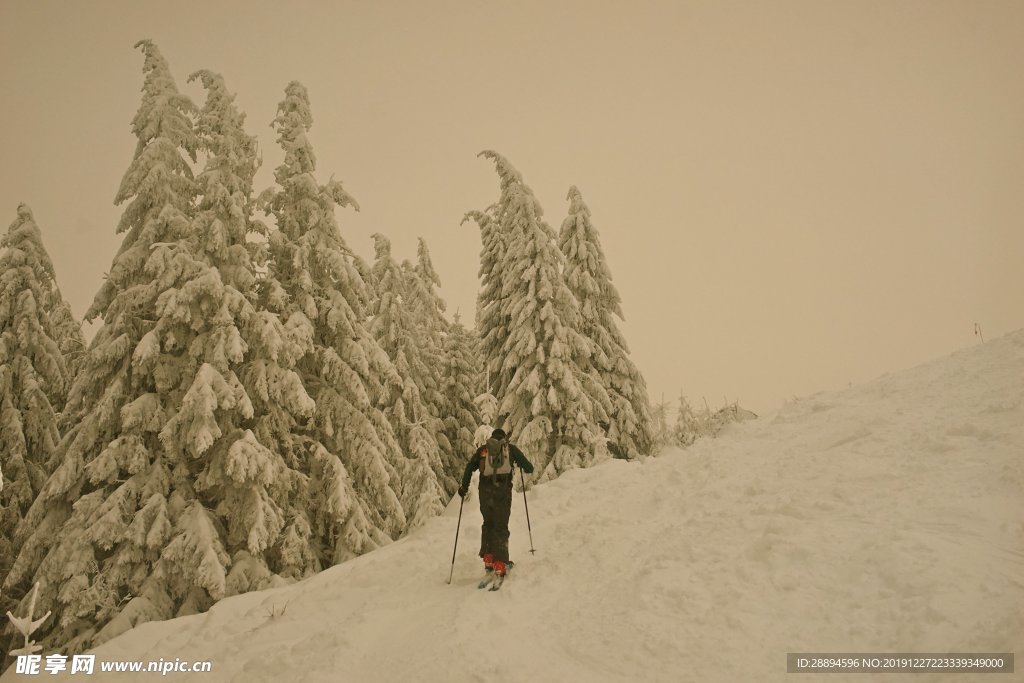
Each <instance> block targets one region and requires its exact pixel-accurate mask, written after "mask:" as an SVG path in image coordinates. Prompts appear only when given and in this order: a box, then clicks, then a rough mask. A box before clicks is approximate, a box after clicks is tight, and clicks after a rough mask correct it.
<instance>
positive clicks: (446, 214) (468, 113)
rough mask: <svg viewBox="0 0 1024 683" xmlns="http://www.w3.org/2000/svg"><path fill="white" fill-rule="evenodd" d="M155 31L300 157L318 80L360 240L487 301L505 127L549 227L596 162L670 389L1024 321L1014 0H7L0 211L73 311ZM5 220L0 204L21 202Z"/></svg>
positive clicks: (1019, 22) (885, 356)
mask: <svg viewBox="0 0 1024 683" xmlns="http://www.w3.org/2000/svg"><path fill="white" fill-rule="evenodd" d="M141 38H152V39H153V40H154V41H156V43H157V44H158V45H159V46H160V48H161V50H162V51H163V53H164V55H165V56H166V58H167V60H168V61H169V62H170V65H171V68H172V70H173V71H174V74H175V76H176V78H177V81H178V85H179V88H181V89H182V90H184V91H185V92H188V93H189V94H191V95H192V96H193V97H194V98H196V99H197V100H199V101H201V98H202V92H201V90H200V89H199V88H197V87H195V86H194V84H191V85H187V84H186V78H187V76H188V74H189V73H191V72H192V71H194V70H197V69H200V68H209V69H212V70H214V71H218V72H220V73H222V74H223V75H224V77H225V79H226V80H227V83H228V86H229V88H231V90H232V91H234V92H236V93H237V94H238V100H237V101H238V103H239V105H240V107H241V108H242V109H243V110H244V111H245V112H246V114H247V115H248V127H249V130H250V132H253V133H256V134H258V135H259V137H260V141H261V147H262V150H263V155H264V167H263V169H262V170H261V172H260V175H259V176H258V178H257V186H258V188H259V189H262V188H264V187H267V186H269V185H270V184H271V183H272V169H273V167H274V166H275V165H276V164H277V163H279V161H280V159H281V155H280V153H279V151H278V149H277V147H276V145H275V143H274V138H273V134H272V131H271V129H270V128H269V124H270V121H271V119H272V118H273V116H274V112H275V108H276V105H277V102H278V101H279V100H280V99H281V98H282V94H283V89H284V86H285V85H286V84H287V83H288V81H289V80H292V79H297V80H300V81H302V82H303V83H305V85H306V86H307V87H308V88H309V91H310V96H311V99H312V103H313V115H314V119H315V122H314V127H313V130H312V133H311V139H312V141H313V144H314V147H315V149H316V152H317V155H318V159H319V170H320V176H321V178H322V179H323V180H326V179H327V178H328V177H330V175H332V174H334V175H335V176H336V177H337V178H339V179H342V180H343V181H344V182H345V185H346V188H347V189H348V190H349V191H350V192H351V193H352V194H353V195H354V196H355V197H356V199H357V200H358V201H359V203H360V205H361V206H362V212H361V213H358V214H356V213H354V212H351V211H342V212H340V214H339V223H340V225H341V229H342V232H343V235H344V237H345V239H346V240H347V241H348V243H349V244H350V245H351V246H352V247H353V248H354V249H356V250H357V251H359V252H360V253H362V254H363V255H364V256H366V257H367V258H369V257H370V256H372V241H371V239H370V235H371V234H372V233H373V232H377V231H380V232H383V233H384V234H386V235H388V236H389V237H390V238H391V240H392V243H393V247H394V252H395V254H396V256H398V257H399V258H412V257H413V256H414V255H415V244H416V237H417V236H423V237H424V238H425V239H426V240H427V242H428V244H429V246H430V248H431V253H432V256H433V258H434V262H435V266H436V267H437V269H438V271H439V273H440V275H441V278H442V281H443V291H442V294H443V295H444V296H445V298H446V299H447V300H448V302H449V306H450V308H451V309H452V310H454V309H456V308H459V309H461V311H462V312H463V317H464V319H466V318H468V319H469V320H472V315H473V307H474V302H475V296H476V292H477V288H478V281H477V268H478V265H479V249H480V239H479V234H478V233H477V231H476V229H475V228H473V227H470V226H469V225H466V226H460V225H459V221H460V219H461V218H462V215H463V213H464V212H466V211H467V210H470V209H482V208H484V207H486V206H487V205H488V204H489V203H491V202H492V201H493V200H494V199H495V198H496V197H497V191H498V186H497V178H496V176H495V174H494V171H493V167H492V166H491V164H490V163H489V162H487V161H485V160H483V159H478V158H477V157H476V154H477V153H478V152H479V151H481V150H483V149H495V150H497V151H499V152H500V153H502V154H503V155H505V156H506V157H508V158H509V159H510V160H511V161H512V163H513V164H515V165H516V167H517V168H518V169H519V170H520V171H521V172H522V173H523V174H524V176H525V179H526V182H527V183H528V184H529V185H530V186H531V187H532V188H533V190H534V192H535V193H536V195H537V196H538V198H539V199H540V201H541V203H542V204H543V206H544V209H545V212H546V217H547V220H548V222H549V223H550V224H551V225H552V227H553V228H554V229H555V230H557V229H558V227H559V225H560V224H561V221H562V219H563V218H564V216H565V213H566V210H567V206H568V205H567V202H566V201H565V195H566V191H567V189H568V188H569V186H570V185H573V184H575V185H577V186H578V187H579V188H580V190H581V191H582V192H583V196H584V199H585V200H586V202H587V203H588V205H589V206H590V209H591V211H592V214H593V219H594V223H595V225H596V226H597V227H598V229H599V230H600V233H601V238H602V241H603V246H604V249H605V252H606V255H607V258H608V262H609V265H610V267H611V270H612V273H613V275H614V278H615V284H616V286H617V287H618V289H619V292H620V294H621V295H622V298H623V306H624V311H625V314H626V322H625V323H624V324H623V330H624V332H625V334H626V337H627V339H628V341H629V343H630V345H631V347H632V350H633V357H634V360H635V361H636V362H637V364H638V365H639V367H640V369H641V370H642V371H643V372H644V374H645V376H646V378H647V381H648V385H649V387H650V390H651V396H652V399H653V400H658V399H659V398H660V397H661V396H662V395H664V396H665V398H666V399H671V400H674V399H675V398H676V397H677V396H678V394H679V392H680V390H682V391H683V392H685V393H686V394H687V395H688V396H689V398H690V399H691V400H692V401H694V402H697V403H701V402H702V397H704V396H706V397H707V399H708V401H709V402H710V403H711V404H712V405H713V406H714V405H717V404H720V403H722V401H723V400H724V399H725V398H728V399H729V400H733V399H737V398H738V399H739V400H740V402H741V403H743V404H744V405H747V406H748V407H750V408H751V409H753V410H755V411H757V412H761V413H764V412H768V411H771V410H773V409H775V408H777V407H779V406H780V405H781V404H782V403H783V402H784V401H786V400H789V399H791V398H792V397H794V396H802V395H806V394H808V393H811V392H814V391H816V390H819V389H831V388H836V387H842V386H845V385H846V384H847V383H850V382H853V383H857V382H861V381H865V380H868V379H871V378H873V377H875V376H877V375H880V374H882V373H884V372H888V371H892V370H898V369H901V368H904V367H907V366H910V365H915V364H917V363H919V362H923V361H925V360H928V359H930V358H933V357H935V356H938V355H942V354H945V353H948V352H950V351H952V350H955V349H957V348H961V347H964V346H967V345H970V344H973V343H976V337H975V336H974V334H973V330H974V324H975V322H977V323H979V324H980V325H981V327H982V330H983V332H984V334H985V336H986V338H993V337H996V336H999V335H1002V334H1004V333H1006V332H1009V331H1012V330H1015V329H1019V328H1020V327H1022V326H1024V267H1022V266H1024V229H1022V228H1024V2H1019V1H1017V0H1008V1H1005V2H1000V1H994V0H969V1H964V2H949V1H941V0H928V1H923V2H914V1H904V0H895V1H894V0H880V1H875V0H855V1H854V0H851V1H849V2H838V1H828V0H808V1H806V2H795V1H793V2H768V1H764V2H762V1H750V2H726V1H721V0H715V1H712V0H707V1H705V2H684V1H682V0H673V1H666V2H642V1H641V2H635V1H631V2H625V1H616V2H608V1H598V0H591V1H582V0H580V1H571V2H570V1H557V0H547V1H541V2H533V1H517V2H503V3H487V2H469V1H466V2H456V1H451V2H433V1H430V0H423V1H413V0H406V1H403V2H388V1H375V2H369V1H366V2H338V1H326V0H325V1H323V2H304V3H303V2H263V1H251V2H220V1H218V2H206V1H203V2H194V1H192V0H187V1H184V0H177V1H176V2H173V3H168V2H135V1H121V0H117V1H115V0H103V1H96V2H87V1H85V0H82V1H76V2H53V1H51V0H45V1H40V0H0V83H2V84H3V99H4V114H3V117H2V121H3V125H2V127H0V155H2V156H0V223H2V224H3V225H7V224H9V223H10V222H11V221H12V220H14V218H15V209H16V207H17V204H18V202H20V201H25V202H28V203H29V204H31V206H32V208H33V209H34V211H35V215H36V218H37V221H38V222H39V224H40V227H41V228H42V230H43V232H44V236H45V239H46V245H47V247H48V249H49V251H50V253H51V255H52V256H53V258H54V261H55V264H56V267H57V270H58V277H59V281H60V284H61V286H62V288H63V290H64V293H65V296H66V297H67V298H68V300H69V301H70V302H71V305H72V307H73V308H74V310H75V313H76V314H77V315H81V314H83V313H84V311H85V309H86V307H87V306H88V304H89V303H90V302H91V300H92V296H93V295H94V294H95V292H96V291H97V289H98V287H99V284H100V281H101V278H102V276H103V273H104V272H105V271H106V270H107V269H108V268H109V265H110V262H111V259H112V258H113V256H114V253H115V251H116V249H117V246H118V245H119V244H120V236H117V235H115V234H114V226H115V225H116V223H117V219H118V217H119V216H120V213H121V209H120V208H119V207H115V206H114V205H113V203H112V200H113V197H114V194H115V192H116V191H117V187H118V184H119V183H120V179H121V176H122V174H123V173H124V171H125V169H126V168H127V166H128V163H129V161H130V159H131V155H132V152H133V149H134V144H135V143H134V138H133V137H132V135H131V132H130V129H129V123H130V121H131V118H132V116H133V115H134V113H135V110H136V108H137V107H138V103H139V88H140V86H141V84H142V71H141V69H142V57H141V55H140V54H139V53H138V52H136V51H133V49H132V45H133V44H134V43H135V42H136V41H137V40H139V39H141ZM5 216H6V217H5Z"/></svg>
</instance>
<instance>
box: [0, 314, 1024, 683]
mask: <svg viewBox="0 0 1024 683" xmlns="http://www.w3.org/2000/svg"><path fill="white" fill-rule="evenodd" d="M1022 379H1024V331H1022V332H1017V333H1014V334H1012V335H1008V336H1006V337H1003V338H1001V339H998V340H995V341H990V342H988V343H987V344H984V345H981V346H976V347H973V348H970V349H965V350H962V351H960V352H958V353H955V354H953V355H952V356H950V357H948V358H944V359H940V360H937V361H933V362H930V363H927V364H925V365H922V366H920V367H917V368H915V369H912V370H909V371H905V372H901V373H898V374H892V375H886V376H883V377H881V378H879V379H877V380H875V381H873V382H871V383H868V384H865V385H862V386H858V387H854V388H851V389H849V390H845V391H840V392H835V393H820V394H816V395H813V396H810V397H807V398H804V399H801V400H798V401H795V402H793V403H791V404H789V405H787V406H786V407H784V408H783V409H782V410H780V411H778V412H777V413H775V414H772V415H768V416H766V417H764V418H762V419H760V420H757V421H753V422H745V423H741V424H736V425H733V426H730V427H729V428H728V429H726V430H725V432H724V433H723V434H722V436H721V437H720V438H718V439H716V440H709V441H701V442H698V443H697V444H695V445H694V446H693V447H691V448H689V449H687V450H685V451H679V450H674V451H670V452H666V453H665V454H664V455H663V456H662V457H659V458H653V459H649V460H647V461H646V462H644V463H637V462H624V461H614V460H613V461H609V462H606V463H604V464H602V465H599V466H597V467H594V468H592V469H589V470H579V471H572V472H569V473H567V474H565V475H563V476H561V477H560V478H558V479H557V480H555V481H552V482H549V483H546V484H543V485H540V486H537V487H536V488H534V489H533V490H531V491H530V492H529V496H530V499H529V506H530V518H531V522H532V526H533V538H534V544H535V546H536V548H537V553H536V555H533V556H531V555H530V554H529V552H528V548H529V540H528V535H527V528H526V519H525V516H524V514H523V502H522V496H521V494H518V493H517V496H516V498H515V499H514V502H513V519H512V539H511V550H512V556H513V559H515V560H517V562H518V564H517V566H516V569H515V571H514V573H513V575H512V576H511V578H510V579H509V581H508V582H506V584H505V586H504V587H503V588H502V590H501V591H499V592H497V593H488V592H486V591H478V590H476V588H475V584H476V581H477V579H478V577H479V575H480V573H481V568H480V566H479V562H478V560H477V558H476V551H477V547H478V546H477V543H478V541H479V527H480V516H479V511H478V509H477V501H476V499H475V496H474V497H472V498H470V499H469V500H467V502H466V505H465V509H464V511H463V517H462V526H461V532H460V534H459V544H458V557H457V561H456V566H455V572H454V579H453V581H452V584H451V585H447V584H446V580H447V578H448V573H449V569H450V560H451V554H452V542H453V541H454V537H455V525H456V517H457V515H458V499H456V501H455V502H454V504H452V505H450V506H449V507H448V509H447V510H446V512H445V513H444V515H442V516H441V517H438V518H435V519H432V520H430V521H429V522H428V523H427V524H426V525H425V526H424V527H423V528H421V529H420V530H418V531H417V532H415V533H414V534H413V535H411V536H410V537H408V538H406V539H404V540H402V541H399V542H397V543H394V544H392V545H390V546H387V547H385V548H383V549H381V550H378V551H375V552H373V553H370V554H368V555H365V556H362V557H359V558H357V559H355V560H353V561H350V562H347V563H345V564H342V565H339V566H337V567H334V568H332V569H330V570H328V571H325V572H322V573H321V574H319V575H317V576H315V577H313V578H311V579H309V580H306V581H303V582H301V583H297V584H293V585H291V586H287V587H284V588H279V589H274V590H270V591H263V592H259V593H249V594H246V595H242V596H238V597H234V598H230V599H227V600H224V601H222V602H220V603H218V604H217V605H215V606H214V607H213V609H211V610H210V611H209V612H208V613H205V614H201V615H195V616H191V617H185V618H181V619H175V620H173V621H169V622H163V623H150V624H145V625H142V626H140V627H138V628H136V629H134V630H132V631H130V632H128V633H126V634H125V635H123V636H121V637H118V638H116V639H114V640H112V641H110V642H108V643H106V644H104V645H103V646H101V647H99V648H98V649H97V650H96V651H95V653H96V655H97V658H98V660H99V661H110V660H140V661H149V660H154V661H155V660H158V659H161V658H162V659H164V660H165V661H167V660H169V661H173V660H174V659H176V658H180V659H181V660H185V661H195V660H210V661H212V662H213V673H212V674H205V675H204V674H171V675H168V676H162V677H160V679H161V680H167V681H172V680H181V681H186V680H187V681H199V680H217V681H239V682H242V681H246V682H248V681H281V680H303V681H406V680H417V681H487V682H489V683H494V682H499V681H524V682H526V681H528V682H530V683H538V682H542V681H576V680H579V681H583V680H586V681H689V680H692V681H736V680H786V679H788V678H789V677H788V676H787V674H786V673H785V671H786V653H787V652H790V651H802V652H815V651H817V652H866V651H888V652H985V651H987V652H997V651H998V652H1013V651H1016V652H1017V653H1021V652H1024V614H1022V605H1024V459H1022V457H1021V454H1022V453H1024V382H1022ZM1018 666H1019V664H1018ZM99 675H100V674H97V676H99ZM108 675H109V676H110V678H111V680H118V681H124V680H130V678H131V675H129V674H117V675H116V676H115V675H114V674H108ZM1017 675H1019V674H1017ZM46 677H47V678H48V679H53V680H59V679H58V678H57V677H53V676H46ZM137 677H138V678H139V679H143V678H144V679H146V680H151V679H152V677H153V674H148V675H147V674H139V675H138V676H137ZM66 678H67V679H68V680H75V677H73V676H66ZM20 679H22V677H19V676H16V675H15V674H14V667H13V666H12V667H11V668H10V669H9V670H8V672H7V674H6V675H5V677H4V678H3V680H4V681H5V682H6V681H16V680H20ZM828 679H829V680H830V681H833V680H834V681H836V683H839V682H840V681H843V680H851V677H848V676H842V675H836V676H830V677H828ZM914 679H915V681H922V682H924V681H932V680H943V681H945V680H968V679H969V677H967V676H960V677H958V676H954V675H936V676H928V675H919V676H915V677H914ZM856 680H865V677H864V676H858V677H857V678H856ZM901 680H902V679H901ZM1000 680H1002V678H1000Z"/></svg>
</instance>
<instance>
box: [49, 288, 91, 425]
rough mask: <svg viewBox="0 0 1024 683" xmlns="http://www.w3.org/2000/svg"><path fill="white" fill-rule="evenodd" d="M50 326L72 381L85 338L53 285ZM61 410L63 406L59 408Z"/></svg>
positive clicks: (58, 290) (82, 352)
mask: <svg viewBox="0 0 1024 683" xmlns="http://www.w3.org/2000/svg"><path fill="white" fill-rule="evenodd" d="M47 310H48V311H49V312H50V325H51V326H52V327H53V339H54V341H56V342H57V347H58V348H59V349H60V352H61V355H63V356H64V365H65V366H66V367H67V369H68V377H69V378H70V379H74V377H75V375H77V374H78V369H79V367H81V365H82V360H83V358H84V357H85V336H84V335H83V334H82V323H81V322H80V321H79V320H78V319H76V318H75V314H74V313H72V312H71V305H70V304H68V302H67V301H65V300H64V297H63V295H62V294H61V292H60V289H59V288H58V287H57V286H56V282H55V283H54V288H53V290H52V291H51V292H50V303H49V306H48V308H47ZM61 408H62V409H63V406H61Z"/></svg>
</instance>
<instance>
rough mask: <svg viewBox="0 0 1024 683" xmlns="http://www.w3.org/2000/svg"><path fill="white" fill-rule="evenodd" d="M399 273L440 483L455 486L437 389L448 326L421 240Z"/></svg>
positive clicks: (458, 468) (456, 473)
mask: <svg viewBox="0 0 1024 683" xmlns="http://www.w3.org/2000/svg"><path fill="white" fill-rule="evenodd" d="M402 271H403V274H404V275H405V284H406V287H407V291H408V293H409V295H408V298H407V304H408V309H409V315H410V322H411V324H412V327H413V329H414V330H415V331H416V338H417V343H418V344H419V347H420V357H421V359H422V364H423V373H422V374H421V375H420V376H418V377H417V380H418V382H419V384H420V396H421V397H422V399H423V401H424V403H425V404H426V407H427V410H428V411H430V413H431V414H432V415H433V416H434V417H435V418H438V419H437V420H432V421H431V423H430V424H431V425H432V426H433V428H435V429H440V431H438V432H436V433H434V434H433V436H434V438H435V439H436V440H437V443H438V446H439V447H440V449H441V461H442V463H443V464H444V467H445V472H446V474H447V476H446V477H445V480H444V481H445V482H448V483H451V484H452V485H455V483H456V482H457V481H458V480H459V479H461V477H462V470H463V468H465V462H464V461H463V459H462V457H461V456H458V457H456V456H455V454H454V453H453V452H452V446H451V443H450V442H449V440H448V436H447V432H446V430H445V429H444V427H443V423H444V419H445V416H446V404H447V402H448V401H447V397H446V396H445V394H444V392H443V391H442V386H441V385H442V374H443V372H444V367H445V358H444V356H445V338H446V336H447V334H448V329H449V327H450V323H449V322H448V320H447V319H446V318H445V317H444V310H445V302H444V300H443V299H442V298H441V297H440V295H439V294H438V293H437V291H436V290H435V287H440V286H441V278H440V276H438V274H437V271H436V270H434V264H433V262H432V261H431V259H430V250H429V249H428V248H427V243H426V241H425V240H424V239H423V238H422V237H421V238H419V241H418V246H417V250H416V265H415V266H413V265H411V264H410V263H408V261H403V263H402ZM460 461H462V464H461V465H460V464H459V462H460ZM446 492H447V493H448V494H449V495H453V494H454V493H455V489H454V488H452V489H451V490H447V489H446Z"/></svg>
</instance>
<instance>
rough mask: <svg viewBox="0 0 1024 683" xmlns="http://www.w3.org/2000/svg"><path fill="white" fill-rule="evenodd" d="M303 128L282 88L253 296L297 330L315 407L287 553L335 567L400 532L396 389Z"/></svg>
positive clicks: (295, 89)
mask: <svg viewBox="0 0 1024 683" xmlns="http://www.w3.org/2000/svg"><path fill="white" fill-rule="evenodd" d="M312 124H313V117H312V113H311V109H310V102H309V94H308V92H307V91H306V88H305V87H304V86H303V85H302V84H301V83H298V82H292V83H290V84H288V86H287V88H286V89H285V99H284V100H283V101H282V102H281V103H280V104H279V105H278V112H277V117H276V118H275V119H274V127H275V129H276V130H277V133H278V143H279V144H280V145H281V147H282V149H283V150H284V152H285V158H284V162H283V163H282V164H281V165H280V166H278V167H277V168H276V169H275V171H274V177H275V180H276V181H277V186H276V187H275V188H273V189H271V190H267V191H265V192H264V193H263V194H262V195H261V197H260V204H261V206H262V207H263V209H264V210H265V211H266V212H267V213H268V214H269V215H272V216H273V217H274V219H275V222H276V227H277V229H276V230H273V231H271V232H270V234H269V243H270V255H271V259H270V262H269V274H268V277H267V279H266V282H265V283H264V286H263V290H264V299H265V301H266V305H267V307H268V309H269V310H272V311H275V312H277V313H279V314H280V315H281V317H282V319H284V320H286V321H287V326H288V327H289V328H294V329H303V330H306V334H308V349H307V351H306V353H305V354H303V356H302V358H301V359H300V360H299V363H298V367H299V370H300V372H301V375H302V379H303V382H304V384H305V386H306V387H308V389H309V392H310V394H311V396H312V397H313V399H314V400H315V402H316V411H315V414H314V415H313V419H312V421H311V422H310V423H309V424H308V425H306V427H305V429H304V430H302V434H303V435H305V436H306V437H307V438H308V449H309V453H308V454H307V456H306V458H307V460H308V470H309V471H308V475H309V477H310V481H309V482H308V484H307V485H306V486H307V489H308V491H309V496H308V503H309V504H311V505H312V509H313V510H314V511H315V514H313V516H312V517H311V518H310V519H309V524H310V526H311V528H310V529H301V530H298V529H297V530H296V532H295V535H296V541H295V544H296V545H297V546H302V545H303V544H305V543H306V541H305V540H304V539H306V538H307V537H311V538H313V539H314V540H315V542H316V545H317V547H318V549H319V550H318V553H317V554H318V556H319V557H318V559H319V560H320V561H321V563H327V564H329V563H332V562H340V561H342V560H345V559H348V558H351V557H353V556H355V555H358V554H361V553H364V552H367V551H369V550H372V549H374V548H376V547H379V546H380V545H382V544H385V543H387V542H389V541H390V540H391V539H393V538H397V536H398V535H399V534H400V533H402V532H403V531H404V530H405V528H406V526H407V515H406V508H404V507H403V505H402V501H401V500H400V497H399V496H400V492H401V491H402V487H403V484H402V482H401V474H402V467H403V466H404V459H403V458H402V457H401V455H400V447H399V445H398V441H397V439H396V436H395V433H394V430H393V429H392V427H391V424H390V422H389V421H388V419H387V417H386V415H385V414H384V412H383V410H382V408H381V407H382V406H383V405H384V404H385V402H386V400H387V397H388V396H389V395H390V394H391V393H392V387H394V386H397V385H399V384H400V381H401V380H400V378H399V375H398V373H397V371H396V369H395V367H394V366H393V364H392V363H391V360H390V359H389V357H388V356H387V354H386V353H385V352H384V350H383V349H382V348H381V347H380V345H379V344H378V343H377V341H376V340H375V339H374V337H373V335H372V334H371V333H370V332H369V331H368V330H367V328H366V326H365V323H364V321H365V320H366V318H367V315H368V305H369V290H368V288H367V285H366V283H365V282H364V280H363V277H362V275H361V273H360V269H361V268H362V269H365V268H366V267H367V266H366V265H365V263H363V262H361V261H360V260H359V259H358V258H357V257H356V256H355V255H354V254H353V253H352V252H351V250H350V249H349V247H348V246H347V244H346V243H345V241H344V239H343V238H342V236H341V233H340V232H339V230H338V225H337V222H336V219H335V215H334V209H335V206H336V205H337V206H341V207H347V206H352V207H354V208H356V209H358V205H357V204H356V202H355V200H354V199H353V198H352V197H351V196H350V195H349V194H348V193H347V192H346V191H345V189H344V188H343V187H342V184H341V183H340V182H339V181H336V180H331V181H330V182H328V183H327V184H326V185H321V184H320V183H319V182H318V181H317V179H316V177H315V176H314V173H315V171H316V155H315V154H314V151H313V147H312V145H311V143H310V141H309V139H308V137H307V135H306V134H307V132H308V131H309V130H310V128H311V126H312Z"/></svg>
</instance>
